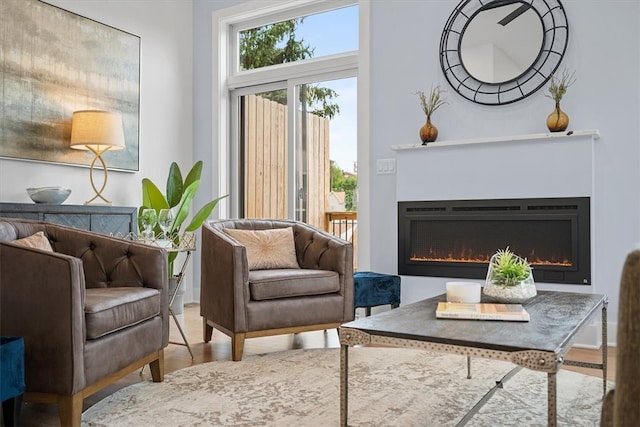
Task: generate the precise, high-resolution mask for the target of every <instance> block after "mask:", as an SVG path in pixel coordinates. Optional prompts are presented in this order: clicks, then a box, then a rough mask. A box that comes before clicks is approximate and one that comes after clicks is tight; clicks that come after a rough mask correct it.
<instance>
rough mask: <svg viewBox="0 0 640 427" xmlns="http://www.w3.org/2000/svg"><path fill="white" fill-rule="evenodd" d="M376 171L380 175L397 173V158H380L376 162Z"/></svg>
mask: <svg viewBox="0 0 640 427" xmlns="http://www.w3.org/2000/svg"><path fill="white" fill-rule="evenodd" d="M376 172H377V173H378V174H379V175H380V174H394V173H396V159H378V160H377V164H376Z"/></svg>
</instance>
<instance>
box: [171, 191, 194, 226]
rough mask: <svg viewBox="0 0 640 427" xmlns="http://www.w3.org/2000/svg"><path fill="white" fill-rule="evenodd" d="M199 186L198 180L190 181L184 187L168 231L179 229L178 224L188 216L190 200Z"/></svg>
mask: <svg viewBox="0 0 640 427" xmlns="http://www.w3.org/2000/svg"><path fill="white" fill-rule="evenodd" d="M198 187H200V181H195V182H192V183H191V184H190V185H189V186H188V187H187V188H185V190H184V193H182V198H181V199H180V203H179V204H178V209H177V212H176V219H175V220H174V221H173V225H172V226H171V230H170V233H176V232H178V231H180V226H181V225H182V223H183V222H184V220H185V219H187V216H189V210H190V209H191V201H192V200H193V198H194V196H195V195H196V191H197V190H198Z"/></svg>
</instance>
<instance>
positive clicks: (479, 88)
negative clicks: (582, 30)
mask: <svg viewBox="0 0 640 427" xmlns="http://www.w3.org/2000/svg"><path fill="white" fill-rule="evenodd" d="M513 2H514V0H493V1H487V0H462V1H461V2H460V3H459V4H458V6H456V8H455V9H454V11H453V13H452V14H451V16H449V19H448V20H447V23H446V25H445V28H444V31H443V32H442V38H441V39H440V66H441V67H442V72H443V73H444V76H445V78H446V79H447V82H448V83H449V85H450V86H451V87H452V88H453V89H454V90H455V91H456V92H458V93H459V94H460V95H462V96H463V97H464V98H466V99H468V100H470V101H472V102H476V103H478V104H483V105H504V104H510V103H513V102H516V101H520V100H521V99H524V98H526V97H527V96H529V95H531V94H533V93H535V92H536V91H537V90H538V89H540V88H541V87H542V86H543V85H544V84H545V83H546V82H547V81H548V80H549V78H550V77H551V75H552V74H553V73H554V72H555V71H556V70H557V69H558V66H559V65H560V62H561V61H562V58H563V57H564V54H565V51H566V50H567V44H568V42H569V22H568V21H567V15H566V13H565V10H564V7H563V6H562V4H561V3H560V0H518V2H520V3H526V4H529V5H530V6H531V7H532V8H533V9H534V10H535V11H536V13H538V15H539V16H540V17H541V19H542V25H543V37H544V40H543V42H542V48H541V50H540V54H539V55H538V58H537V59H536V60H535V62H534V63H533V64H532V65H531V66H530V67H529V68H528V69H527V70H526V71H525V72H524V73H522V74H521V75H520V76H518V77H516V78H515V79H513V80H509V81H507V82H501V83H486V82H482V81H480V80H477V79H476V78H474V77H473V76H472V75H470V74H469V73H468V72H467V70H466V69H465V67H464V66H463V64H462V59H461V55H460V44H461V40H462V35H463V33H464V30H465V29H466V28H467V25H468V24H469V22H470V21H471V20H472V19H473V17H474V16H475V15H476V14H477V13H479V12H480V11H481V9H482V8H484V7H486V6H488V5H495V4H499V3H503V4H509V3H513Z"/></svg>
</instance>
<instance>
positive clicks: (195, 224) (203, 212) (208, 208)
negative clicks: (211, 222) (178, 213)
mask: <svg viewBox="0 0 640 427" xmlns="http://www.w3.org/2000/svg"><path fill="white" fill-rule="evenodd" d="M227 196H228V194H225V195H224V196H220V197H218V198H217V199H213V200H212V201H210V202H209V203H207V204H206V205H204V206H203V207H202V208H200V210H199V211H198V212H197V213H196V214H195V215H194V217H193V219H192V220H191V223H190V224H189V225H188V226H187V228H185V231H195V230H197V229H198V228H200V227H201V226H202V223H203V222H205V221H206V220H207V218H209V215H211V212H213V210H214V209H215V208H216V205H217V204H218V202H219V201H220V200H221V199H224V198H225V197H227Z"/></svg>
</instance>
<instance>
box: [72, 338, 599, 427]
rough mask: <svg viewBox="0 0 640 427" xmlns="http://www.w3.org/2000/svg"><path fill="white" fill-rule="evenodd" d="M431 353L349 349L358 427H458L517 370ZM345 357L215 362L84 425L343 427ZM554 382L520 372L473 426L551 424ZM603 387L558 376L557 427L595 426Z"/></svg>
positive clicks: (298, 353)
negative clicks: (550, 400)
mask: <svg viewBox="0 0 640 427" xmlns="http://www.w3.org/2000/svg"><path fill="white" fill-rule="evenodd" d="M471 366H472V368H471V369H472V376H473V378H472V379H467V377H466V373H467V365H466V358H465V357H463V356H457V355H449V354H444V353H434V352H428V351H424V350H413V349H397V348H377V347H376V348H374V347H366V348H364V347H356V348H352V349H350V350H349V420H348V421H349V425H350V426H455V425H456V424H457V423H458V422H459V421H460V420H462V418H463V417H464V416H465V414H466V413H467V412H468V411H469V410H470V409H471V408H473V407H474V405H475V404H476V403H477V402H478V401H479V400H481V399H482V397H483V396H484V395H485V394H486V393H487V392H488V391H489V390H490V389H492V388H493V387H494V386H495V385H496V381H499V380H500V379H501V378H502V377H503V376H505V375H506V374H507V373H508V372H509V371H511V369H512V368H513V367H514V365H512V364H510V363H507V362H500V361H491V360H484V359H473V360H472V364H471ZM339 380H340V353H339V349H337V348H333V349H317V350H291V351H286V352H276V353H269V354H265V355H260V356H248V357H246V358H244V359H243V361H242V362H231V361H219V362H210V363H205V364H201V365H197V366H193V367H189V368H186V369H182V370H179V371H176V372H173V373H171V374H168V375H166V376H165V381H164V382H163V383H153V382H150V381H149V382H142V383H138V384H134V385H131V386H129V387H126V388H124V389H122V390H119V391H117V392H116V393H114V394H113V395H111V396H109V397H107V398H105V399H104V400H102V401H100V402H98V403H97V404H96V405H94V406H92V407H91V408H89V409H88V410H87V411H86V412H85V413H84V414H83V416H82V420H83V425H85V426H136V427H138V426H294V425H295V426H338V425H339V424H340V384H339ZM546 381H547V375H546V374H545V373H541V372H533V371H529V370H527V369H522V370H520V371H519V372H518V373H517V374H515V375H514V376H513V377H512V378H510V379H509V380H508V381H506V383H505V384H504V387H503V388H498V389H497V390H496V392H495V393H494V394H493V395H492V396H491V398H489V399H488V401H487V403H486V404H485V405H484V406H483V407H482V408H481V409H480V410H479V411H478V412H477V413H476V414H475V415H474V416H473V417H472V418H471V419H470V420H469V421H468V423H467V424H466V425H467V426H543V425H546V424H547V404H546V403H547V400H546V387H547V385H546V384H547V382H546ZM601 399H602V380H600V379H598V378H596V377H591V376H587V375H582V374H578V373H574V372H569V371H564V370H563V371H561V372H560V373H559V374H558V424H559V425H565V426H596V425H598V424H599V419H600V408H601V406H602V400H601Z"/></svg>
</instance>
